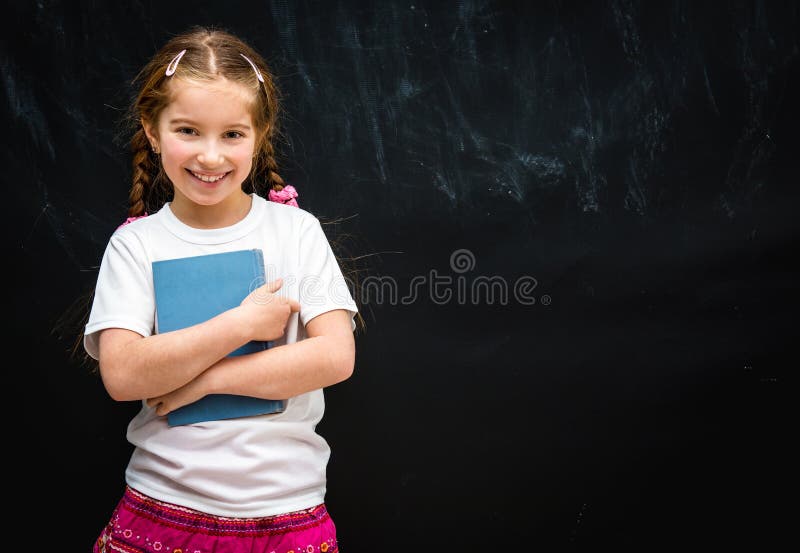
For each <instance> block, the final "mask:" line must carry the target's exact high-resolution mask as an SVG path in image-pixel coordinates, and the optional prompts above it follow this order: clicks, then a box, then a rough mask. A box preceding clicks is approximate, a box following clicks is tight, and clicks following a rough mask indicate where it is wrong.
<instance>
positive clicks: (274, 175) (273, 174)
mask: <svg viewBox="0 0 800 553" xmlns="http://www.w3.org/2000/svg"><path fill="white" fill-rule="evenodd" d="M264 165H266V169H267V182H269V186H270V188H271V189H272V190H274V191H275V192H280V191H281V190H283V187H284V186H285V185H286V183H284V182H283V179H282V178H281V176H280V175H279V174H278V162H277V161H276V160H275V147H274V146H273V145H272V140H269V139H267V140H266V142H265V143H264Z"/></svg>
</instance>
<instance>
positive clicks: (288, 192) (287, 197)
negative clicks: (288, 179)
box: [269, 184, 300, 207]
mask: <svg viewBox="0 0 800 553" xmlns="http://www.w3.org/2000/svg"><path fill="white" fill-rule="evenodd" d="M298 195H299V194H298V193H297V190H295V189H294V186H292V185H291V184H287V185H286V186H284V187H283V190H281V191H280V192H276V191H275V190H270V191H269V201H271V202H277V203H279V204H286V205H291V206H294V207H300V206H299V205H297V200H295V198H296V197H297V196H298Z"/></svg>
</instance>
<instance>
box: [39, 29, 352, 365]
mask: <svg viewBox="0 0 800 553" xmlns="http://www.w3.org/2000/svg"><path fill="white" fill-rule="evenodd" d="M183 50H186V52H185V53H184V54H183V56H182V57H181V58H180V61H179V63H177V67H176V68H175V72H174V73H173V74H172V75H170V76H168V75H166V69H167V67H168V66H169V65H170V62H172V61H173V60H174V59H175V57H176V56H177V55H178V54H179V53H180V52H181V51H183ZM242 54H243V55H244V56H247V58H249V60H250V61H252V63H253V64H254V65H255V66H256V67H257V68H258V71H259V73H260V74H261V76H262V78H263V82H262V81H261V80H260V79H258V78H257V76H256V73H255V71H254V69H253V66H252V65H250V63H249V62H248V61H247V60H246V59H245V58H243V57H242ZM220 77H222V78H225V79H227V80H229V81H232V82H235V83H238V84H240V85H242V86H244V87H245V88H247V89H250V90H252V92H253V103H252V113H251V116H252V120H253V124H254V126H255V128H256V132H257V133H258V136H257V138H256V145H255V155H254V159H253V167H252V169H251V171H250V174H249V175H248V177H247V178H246V179H245V180H244V182H243V183H242V190H244V191H245V192H247V193H255V194H258V195H259V196H265V197H266V196H268V192H269V190H270V189H272V190H275V191H276V192H279V191H281V190H282V189H283V187H284V181H283V179H282V178H281V177H280V175H279V174H278V164H277V161H276V153H275V142H276V139H277V138H278V137H279V136H280V127H279V108H280V96H279V91H278V88H277V86H276V84H275V77H274V76H273V74H272V72H271V71H270V69H269V67H268V65H267V63H266V62H265V61H264V59H263V58H262V57H261V55H259V54H258V52H256V51H255V50H253V49H252V48H251V47H250V46H248V45H247V44H246V43H244V42H243V41H242V40H241V39H239V38H237V37H236V36H234V35H232V34H230V33H229V32H227V31H224V30H220V29H215V28H208V27H192V28H191V29H190V30H189V31H187V32H185V33H182V34H180V35H177V36H175V37H173V38H172V39H170V40H169V41H168V42H167V43H166V44H165V45H164V46H163V47H162V48H161V49H160V50H159V51H158V52H156V54H155V55H154V56H153V57H152V58H151V59H150V61H149V62H148V63H147V64H146V65H145V66H144V67H143V68H142V69H141V71H139V73H138V74H137V75H136V77H134V79H133V82H132V84H133V85H134V87H136V88H137V89H138V91H139V92H138V94H137V95H136V98H135V99H134V100H133V102H132V103H131V105H130V107H129V109H128V111H127V113H126V116H125V121H124V123H125V124H126V127H127V129H128V132H130V133H131V138H130V149H131V153H132V155H133V160H132V161H133V175H132V176H133V182H132V184H131V188H130V191H129V194H128V200H129V206H128V217H137V216H140V215H144V214H145V213H148V214H151V213H155V212H156V211H158V210H159V209H160V208H161V207H162V206H163V205H164V203H165V202H168V201H171V200H172V197H173V189H172V185H171V183H170V182H169V179H168V178H167V175H166V174H165V173H164V170H163V167H162V166H161V163H160V160H159V158H158V157H157V155H156V154H155V153H154V152H153V151H152V149H151V147H150V142H149V141H148V139H147V136H146V134H145V132H144V128H143V126H142V121H146V122H148V123H150V124H152V125H153V126H155V125H156V124H157V122H158V118H159V116H160V115H161V112H162V111H163V110H164V109H165V108H166V107H167V105H168V104H169V102H170V100H171V90H170V83H171V82H172V80H173V79H182V80H186V81H190V82H210V81H214V80H216V79H219V78H220ZM338 222H340V221H337V220H333V221H328V222H323V223H322V224H323V226H324V225H330V224H336V223H338ZM341 238H343V239H346V238H349V239H352V238H353V237H352V236H351V235H348V234H342V235H341ZM331 246H332V249H334V250H337V249H341V248H342V246H341V245H340V244H339V243H338V242H337V241H334V240H332V241H331ZM337 257H338V256H337ZM360 259H361V258H353V257H347V258H344V261H346V262H353V263H355V262H356V261H359V260H360ZM339 261H340V263H341V264H342V265H343V267H342V272H343V273H344V274H345V276H349V275H352V276H351V278H353V279H354V282H355V286H356V287H358V283H357V280H358V278H357V277H358V273H359V272H361V270H360V269H356V268H355V265H353V268H352V269H348V268H346V267H345V265H347V263H342V258H339ZM355 296H358V294H355ZM93 297H94V291H93V290H92V291H91V292H90V293H89V294H88V295H83V296H81V297H80V298H78V300H77V301H76V302H75V303H74V304H73V305H72V306H71V307H70V308H69V309H67V310H66V311H65V312H64V314H63V315H62V316H61V317H60V318H59V320H58V322H57V323H56V325H55V327H54V332H56V333H60V332H61V331H62V330H65V329H66V332H67V333H68V334H71V335H73V336H74V337H75V340H74V342H73V344H72V346H71V348H70V356H71V357H72V358H75V359H78V360H79V362H81V363H82V364H84V365H88V366H89V367H90V369H91V370H92V371H93V372H97V369H98V364H97V361H96V360H94V359H93V358H91V357H90V356H89V355H88V353H86V351H85V350H84V348H83V332H84V328H85V324H86V322H87V321H88V318H89V313H90V310H91V305H92V300H93ZM354 299H356V302H358V301H357V297H355V298H354ZM355 320H356V323H357V327H358V328H360V329H364V328H365V327H366V324H365V322H364V318H363V317H362V315H361V313H360V312H359V313H356V316H355Z"/></svg>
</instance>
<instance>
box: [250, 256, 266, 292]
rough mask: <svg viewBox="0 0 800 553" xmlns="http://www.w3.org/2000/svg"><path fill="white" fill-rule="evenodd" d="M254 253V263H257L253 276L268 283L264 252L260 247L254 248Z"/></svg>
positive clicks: (260, 281)
mask: <svg viewBox="0 0 800 553" xmlns="http://www.w3.org/2000/svg"><path fill="white" fill-rule="evenodd" d="M253 253H254V254H255V255H253V264H254V265H255V267H253V273H254V276H253V278H254V279H256V282H259V283H261V284H266V277H265V274H264V273H265V270H264V252H263V251H261V250H260V249H254V250H253ZM261 284H260V285H261Z"/></svg>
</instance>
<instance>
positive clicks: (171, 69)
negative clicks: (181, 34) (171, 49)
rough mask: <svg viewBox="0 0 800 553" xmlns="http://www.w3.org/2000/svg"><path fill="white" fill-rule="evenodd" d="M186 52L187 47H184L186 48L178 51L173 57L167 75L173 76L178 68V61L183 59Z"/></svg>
mask: <svg viewBox="0 0 800 553" xmlns="http://www.w3.org/2000/svg"><path fill="white" fill-rule="evenodd" d="M185 53H186V50H185V49H184V50H181V51H180V52H179V53H178V55H177V56H175V57H174V58H172V61H171V62H169V65H168V66H167V72H166V75H167V77H171V76H172V74H173V73H175V70H176V69H177V68H178V62H179V61H181V58H182V57H183V55H184V54H185Z"/></svg>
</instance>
